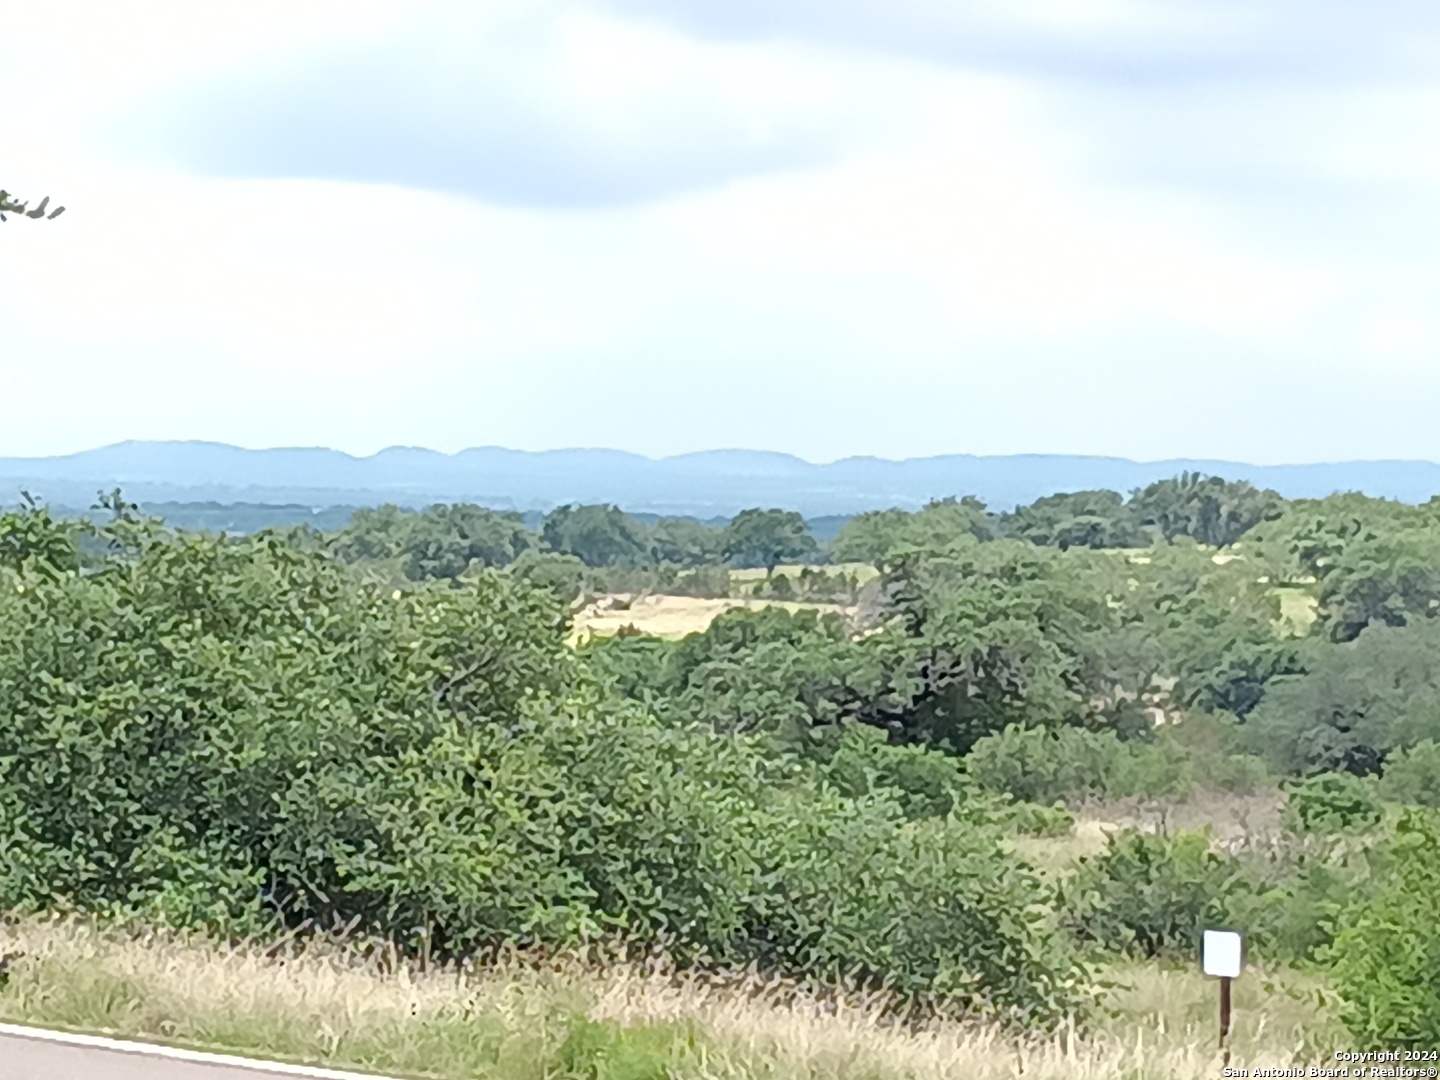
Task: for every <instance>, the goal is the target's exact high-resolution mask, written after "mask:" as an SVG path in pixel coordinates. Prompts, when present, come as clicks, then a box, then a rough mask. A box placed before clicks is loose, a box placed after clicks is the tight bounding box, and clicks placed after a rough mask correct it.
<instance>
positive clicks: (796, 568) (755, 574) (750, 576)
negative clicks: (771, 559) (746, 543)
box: [730, 562, 880, 585]
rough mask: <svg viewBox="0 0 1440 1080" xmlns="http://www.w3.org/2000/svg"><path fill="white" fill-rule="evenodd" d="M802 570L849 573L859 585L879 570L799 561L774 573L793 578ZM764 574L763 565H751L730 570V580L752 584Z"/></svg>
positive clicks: (867, 564)
mask: <svg viewBox="0 0 1440 1080" xmlns="http://www.w3.org/2000/svg"><path fill="white" fill-rule="evenodd" d="M804 570H809V571H810V572H811V573H812V574H830V575H832V576H834V577H839V576H841V575H842V574H850V575H852V576H854V577H857V578H859V579H860V584H861V585H864V584H865V583H866V582H868V581H873V580H875V578H877V577H879V576H880V571H879V570H877V569H875V567H873V566H871V565H870V564H869V563H861V562H854V563H831V564H829V565H827V566H809V565H805V564H801V563H793V564H792V563H786V564H785V565H782V566H777V567H776V568H775V573H777V574H784V575H785V576H786V577H790V578H795V577H799V576H800V574H801V572H802V571H804ZM765 576H766V575H765V569H764V567H752V568H749V569H745V570H731V571H730V581H731V582H732V583H733V584H746V583H752V584H753V583H754V582H757V581H764V580H765Z"/></svg>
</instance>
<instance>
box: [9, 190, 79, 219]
mask: <svg viewBox="0 0 1440 1080" xmlns="http://www.w3.org/2000/svg"><path fill="white" fill-rule="evenodd" d="M28 205H29V204H28V203H23V202H16V201H15V200H14V198H12V197H11V195H10V193H9V192H8V191H5V190H4V189H0V221H6V220H8V219H7V218H6V217H5V215H6V214H20V215H22V216H23V217H28V218H42V217H46V216H47V215H46V213H45V208H46V207H47V206H49V205H50V196H49V195H46V196H45V197H44V198H43V199H41V200H40V205H39V206H37V207H35V209H34V210H27V209H25V208H26V206H28ZM64 212H65V207H63V206H57V207H56V208H55V209H54V210H51V211H50V213H49V215H48V216H49V218H50V219H52V220H53V219H54V218H57V217H59V216H60V215H61V214H63V213H64Z"/></svg>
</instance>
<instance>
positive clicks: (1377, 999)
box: [1329, 810, 1440, 1050]
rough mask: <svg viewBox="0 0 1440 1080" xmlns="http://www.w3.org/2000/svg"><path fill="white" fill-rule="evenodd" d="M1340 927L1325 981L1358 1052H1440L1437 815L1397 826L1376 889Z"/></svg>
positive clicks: (1419, 815)
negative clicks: (1337, 999)
mask: <svg viewBox="0 0 1440 1080" xmlns="http://www.w3.org/2000/svg"><path fill="white" fill-rule="evenodd" d="M1342 926H1343V929H1341V930H1340V931H1339V933H1338V934H1337V935H1336V937H1335V944H1334V946H1333V948H1332V949H1331V950H1330V953H1329V955H1330V959H1331V961H1332V972H1331V978H1332V980H1333V983H1334V986H1335V988H1336V989H1337V990H1338V991H1339V992H1340V994H1341V996H1342V998H1343V999H1344V1006H1343V1010H1342V1018H1343V1019H1344V1021H1345V1024H1346V1026H1347V1027H1348V1028H1349V1030H1350V1034H1351V1036H1352V1037H1353V1038H1354V1039H1355V1041H1356V1044H1357V1048H1358V1049H1362V1050H1380V1049H1399V1048H1406V1047H1408V1048H1415V1049H1434V1048H1435V1047H1436V1046H1440V815H1437V814H1436V813H1435V812H1434V811H1429V810H1426V811H1411V812H1409V813H1408V814H1407V815H1406V816H1405V817H1404V818H1403V819H1402V820H1401V822H1400V824H1399V826H1398V828H1397V832H1396V836H1395V838H1394V840H1393V842H1392V844H1391V846H1390V849H1389V851H1388V852H1387V859H1386V868H1385V872H1384V877H1383V880H1382V882H1381V885H1380V887H1379V888H1378V889H1377V891H1376V892H1375V893H1374V894H1373V895H1371V896H1367V897H1364V898H1362V899H1361V900H1360V901H1359V902H1357V903H1355V904H1353V905H1352V906H1351V907H1350V908H1348V909H1347V910H1346V911H1345V913H1344V918H1343V920H1342Z"/></svg>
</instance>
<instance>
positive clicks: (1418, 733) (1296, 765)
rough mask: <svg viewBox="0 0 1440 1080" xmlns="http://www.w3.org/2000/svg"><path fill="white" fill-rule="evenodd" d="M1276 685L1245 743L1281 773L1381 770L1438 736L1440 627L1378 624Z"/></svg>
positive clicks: (1249, 722)
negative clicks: (1400, 753) (1394, 756)
mask: <svg viewBox="0 0 1440 1080" xmlns="http://www.w3.org/2000/svg"><path fill="white" fill-rule="evenodd" d="M1309 667H1310V670H1309V672H1308V673H1307V674H1305V675H1299V676H1286V677H1283V678H1280V679H1276V680H1275V681H1274V682H1273V683H1272V684H1271V686H1270V688H1269V690H1268V691H1267V693H1266V696H1265V700H1264V701H1262V702H1261V703H1260V705H1259V707H1258V708H1256V710H1255V711H1254V712H1253V713H1252V714H1251V715H1250V717H1249V718H1248V720H1247V721H1246V724H1245V740H1246V742H1247V743H1248V744H1249V746H1250V747H1251V749H1253V750H1254V751H1255V752H1256V753H1259V754H1261V755H1262V756H1264V757H1265V758H1266V759H1267V760H1268V761H1269V762H1270V763H1271V765H1272V766H1273V767H1274V768H1275V769H1276V770H1277V771H1278V772H1280V773H1283V774H1290V775H1309V774H1313V773H1320V772H1349V773H1355V774H1356V775H1367V774H1371V773H1377V772H1379V771H1381V769H1382V767H1383V765H1384V763H1385V760H1386V757H1387V755H1388V754H1390V753H1391V752H1392V751H1394V750H1398V749H1403V748H1405V747H1407V746H1413V745H1414V744H1416V743H1418V742H1420V741H1422V740H1424V739H1426V738H1436V737H1437V736H1440V622H1436V621H1433V620H1428V619H1427V620H1425V621H1424V622H1420V623H1416V624H1414V625H1411V626H1404V627H1388V626H1373V627H1371V628H1370V629H1368V630H1366V631H1365V632H1364V633H1363V634H1361V635H1360V636H1359V638H1357V639H1356V640H1355V641H1353V642H1350V643H1347V644H1344V645H1336V646H1330V647H1327V648H1324V649H1323V650H1319V651H1316V652H1314V653H1312V656H1311V659H1310V661H1309Z"/></svg>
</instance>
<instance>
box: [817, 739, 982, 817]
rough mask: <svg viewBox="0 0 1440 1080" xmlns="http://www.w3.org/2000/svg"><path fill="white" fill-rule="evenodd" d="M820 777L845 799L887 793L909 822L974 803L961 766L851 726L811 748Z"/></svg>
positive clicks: (923, 749) (945, 757) (937, 754)
mask: <svg viewBox="0 0 1440 1080" xmlns="http://www.w3.org/2000/svg"><path fill="white" fill-rule="evenodd" d="M810 753H811V755H812V756H813V758H814V759H815V762H816V770H815V771H816V775H817V777H818V778H819V779H820V780H821V781H822V782H823V783H827V784H830V785H832V786H833V787H834V788H835V790H836V791H838V792H840V793H841V794H842V795H846V796H849V797H852V798H858V797H861V796H865V795H871V794H884V795H887V796H888V797H890V798H892V799H894V800H895V801H896V803H897V804H898V805H899V806H900V808H901V812H902V813H903V814H904V815H905V817H906V818H908V819H911V820H918V819H920V818H927V817H944V816H945V815H946V814H948V813H950V812H951V811H952V810H954V809H956V808H957V807H958V806H959V805H960V804H961V803H962V802H964V801H966V800H967V799H969V798H970V795H971V785H970V784H969V783H968V782H967V781H966V779H965V774H964V772H963V771H962V770H961V768H960V766H959V763H958V762H956V760H955V759H954V758H952V757H950V756H949V755H947V754H942V753H940V752H939V751H938V750H931V749H929V748H928V747H924V746H891V745H890V744H889V742H888V741H887V740H886V737H885V732H883V731H881V730H879V729H878V728H873V727H868V726H866V725H863V724H853V723H851V724H845V725H843V726H841V727H840V728H838V729H831V730H829V731H825V732H822V733H821V736H820V737H819V738H818V739H815V740H813V741H812V743H811V751H810Z"/></svg>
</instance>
